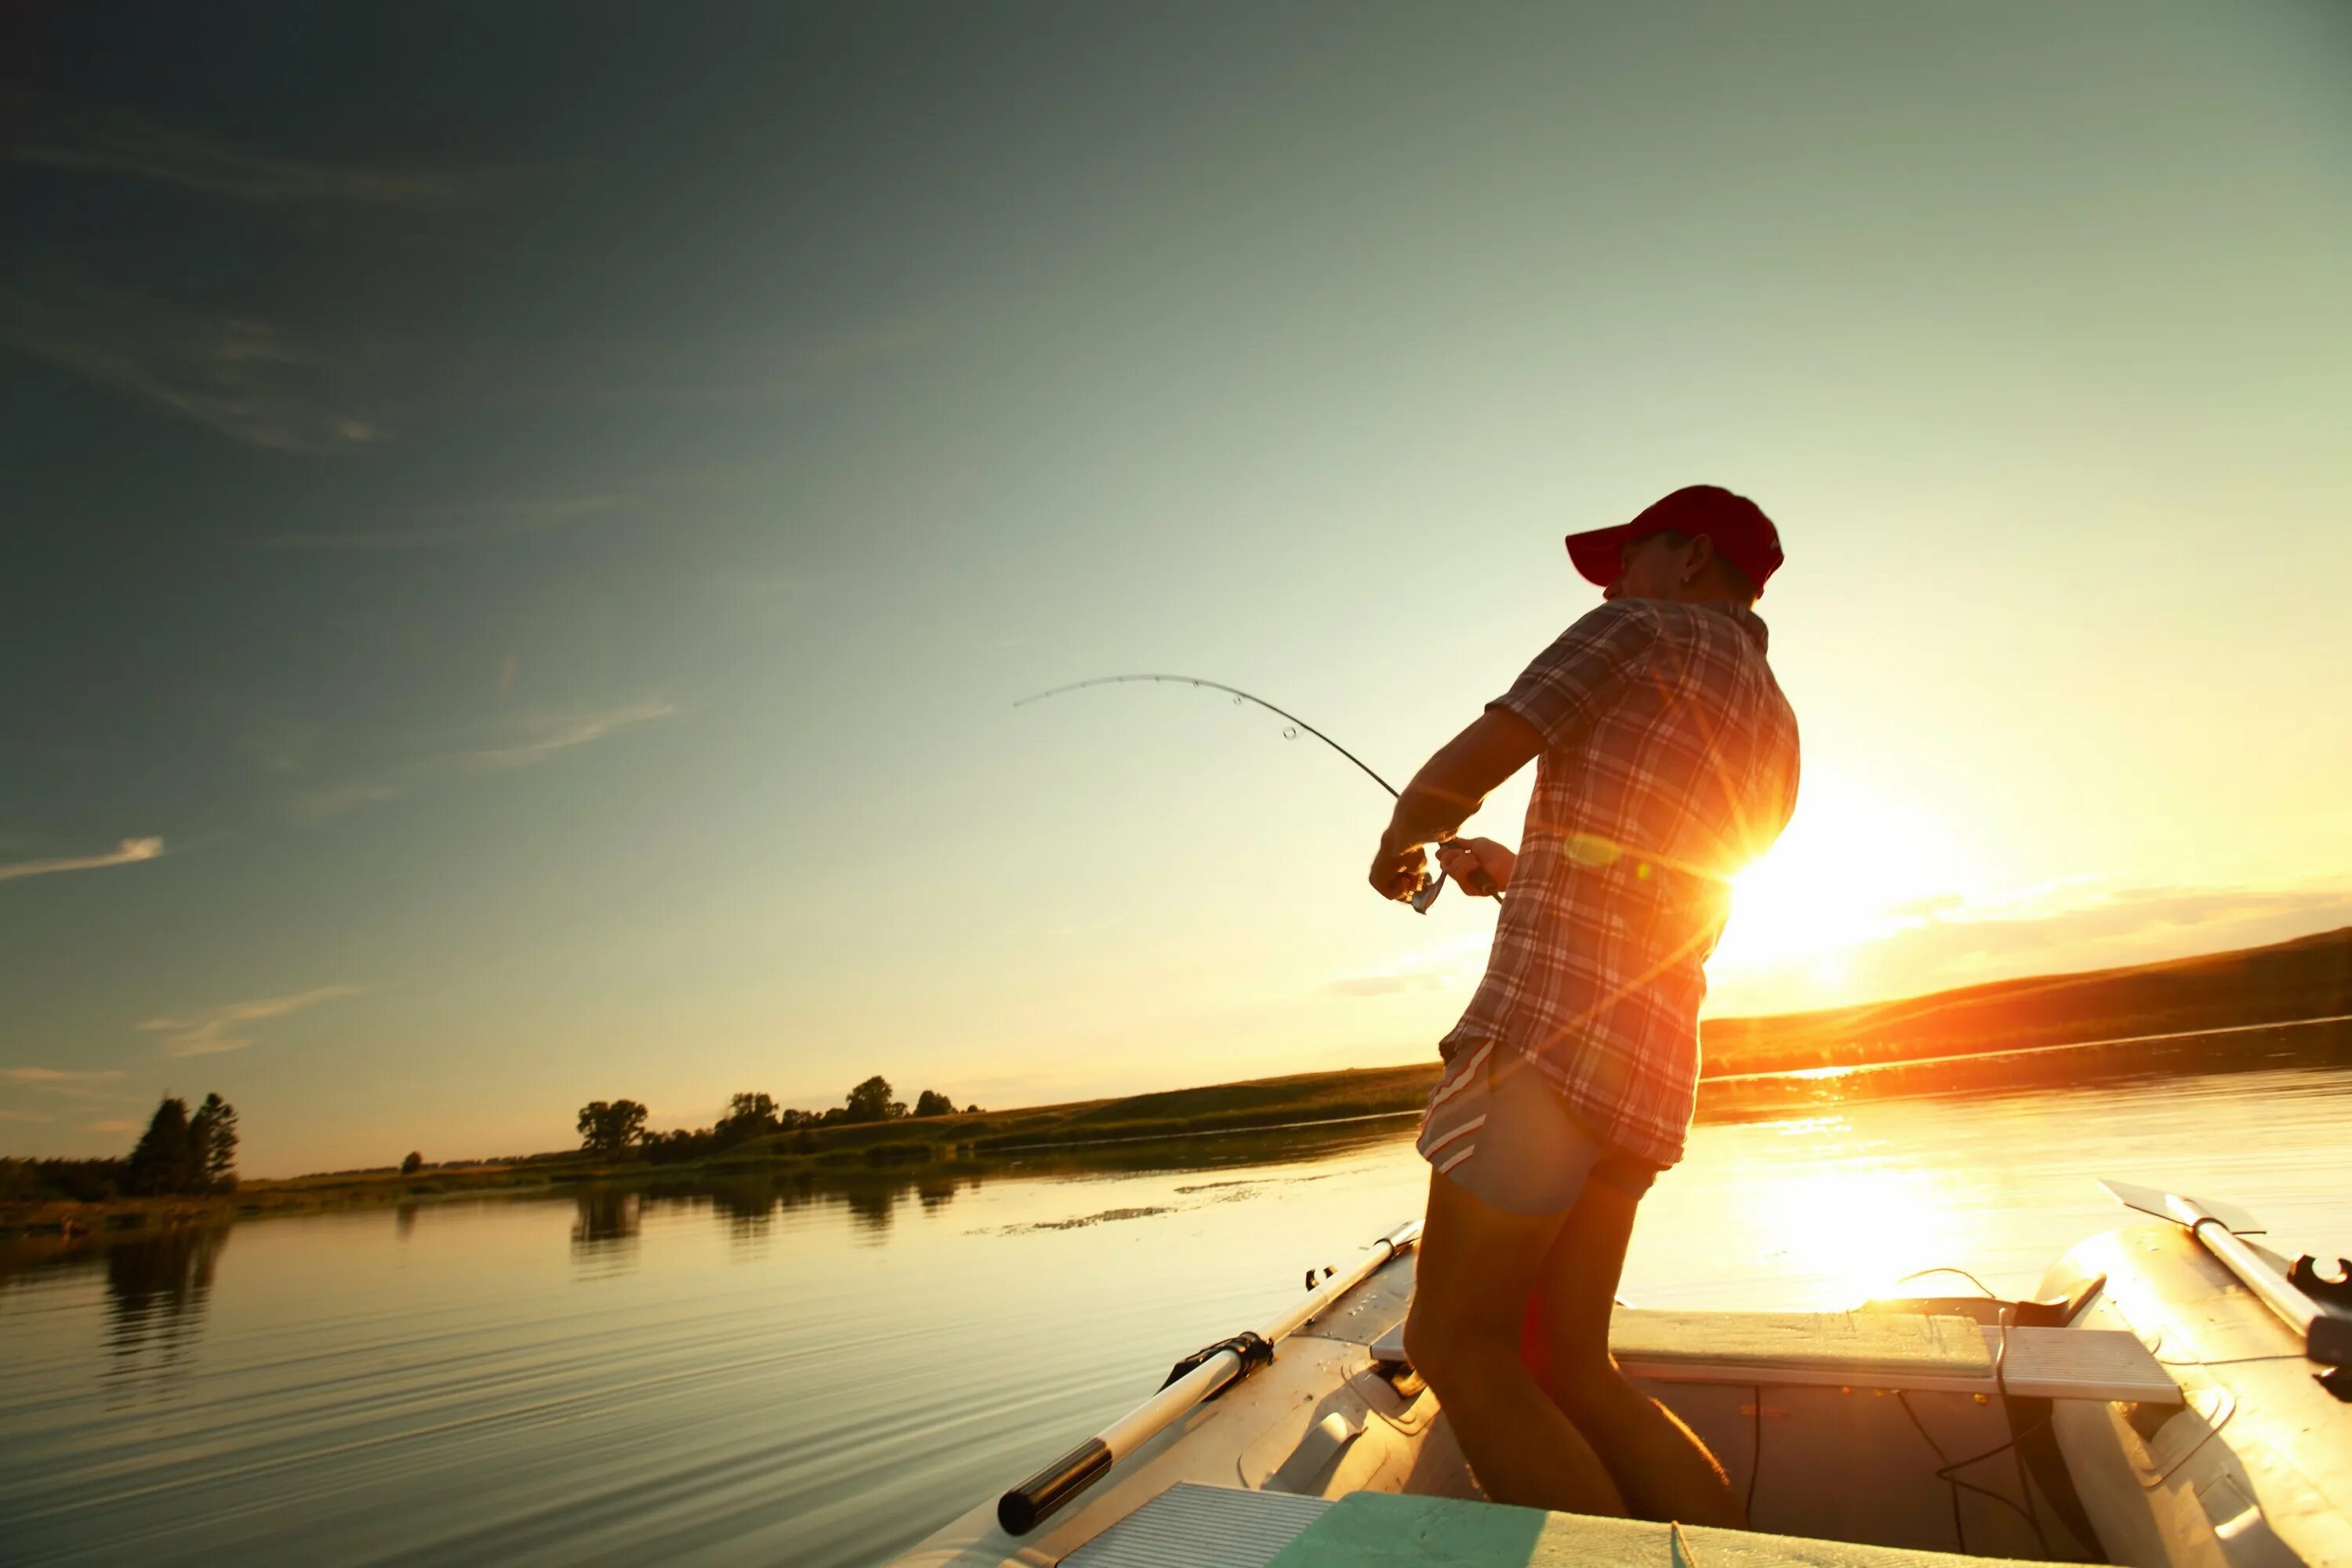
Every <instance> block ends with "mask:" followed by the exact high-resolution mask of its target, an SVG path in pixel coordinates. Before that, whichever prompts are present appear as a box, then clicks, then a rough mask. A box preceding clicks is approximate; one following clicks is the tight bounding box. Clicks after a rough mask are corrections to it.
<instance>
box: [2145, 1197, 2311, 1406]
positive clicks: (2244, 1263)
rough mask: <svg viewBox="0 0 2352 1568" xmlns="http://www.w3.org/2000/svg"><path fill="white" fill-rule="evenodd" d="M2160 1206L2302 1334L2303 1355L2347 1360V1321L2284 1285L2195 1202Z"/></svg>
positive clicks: (2280, 1276)
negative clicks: (2168, 1210)
mask: <svg viewBox="0 0 2352 1568" xmlns="http://www.w3.org/2000/svg"><path fill="white" fill-rule="evenodd" d="M2165 1206H2166V1207H2168V1208H2169V1209H2170V1210H2171V1211H2172V1217H2173V1218H2175V1219H2177V1220H2179V1222H2180V1223H2181V1224H2183V1225H2185V1226H2188V1227H2189V1235H2191V1236H2193V1237H2196V1238H2197V1239H2198V1241H2199V1242H2200V1244H2202V1245H2203V1247H2204V1248H2205V1250H2206V1251H2208V1252H2210V1253H2211V1254H2212V1255H2213V1256H2214V1257H2215V1258H2219V1259H2220V1260H2221V1266H2222V1267H2223V1268H2227V1269H2228V1270H2229V1271H2230V1272H2231V1273H2232V1274H2234V1275H2236V1276H2237V1277H2238V1281H2239V1283H2241V1284H2242V1285H2243V1286H2245V1288H2246V1289H2249V1290H2251V1291H2252V1292H2253V1293H2254V1295H2255V1297H2256V1299H2257V1300H2260V1301H2261V1302H2262V1304H2263V1306H2265V1307H2268V1308H2269V1309H2270V1310H2272V1311H2273V1312H2274V1313H2276V1314H2277V1315H2278V1318H2279V1321H2281V1322H2283V1323H2284V1324H2285V1325H2286V1326H2287V1327H2288V1328H2290V1329H2293V1330H2294V1331H2295V1332H2296V1333H2297V1334H2299V1335H2301V1336H2302V1337H2303V1344H2304V1354H2305V1355H2307V1356H2309V1357H2310V1358H2311V1359H2312V1360H2314V1361H2317V1362H2327V1363H2333V1364H2336V1365H2339V1366H2341V1365H2345V1364H2347V1363H2352V1323H2348V1322H2347V1321H2345V1320H2343V1319H2341V1318H2338V1317H2336V1315H2335V1314H2333V1313H2331V1312H2327V1311H2325V1310H2322V1309H2321V1308H2320V1306H2319V1303H2317V1302H2316V1301H2314V1300H2312V1299H2311V1298H2310V1297H2308V1296H2306V1295H2305V1294H2304V1293H2303V1292H2302V1291H2300V1290H2298V1289H2295V1288H2294V1286H2293V1285H2290V1284H2288V1283H2287V1280H2286V1277H2285V1276H2284V1275H2283V1274H2281V1273H2280V1272H2279V1271H2278V1270H2277V1269H2275V1268H2272V1267H2271V1266H2270V1265H2269V1263H2267V1262H2266V1261H2264V1260H2263V1257H2262V1255H2261V1254H2260V1253H2257V1252H2256V1251H2255V1250H2254V1249H2253V1248H2252V1247H2249V1246H2247V1245H2246V1244H2245V1243H2244V1242H2243V1241H2241V1240H2240V1239H2239V1238H2238V1237H2237V1236H2236V1235H2235V1234H2233V1233H2232V1232H2231V1229H2230V1227H2229V1226H2226V1225H2223V1224H2222V1223H2221V1221H2220V1220H2219V1219H2216V1218H2215V1217H2214V1216H2213V1215H2210V1214H2207V1213H2206V1212H2205V1211H2204V1210H2203V1209H2201V1208H2200V1207H2198V1206H2197V1205H2195V1204H2193V1203H2191V1202H2189V1200H2188V1199H2186V1198H2182V1197H2178V1196H2172V1197H2168V1198H2167V1200H2166V1204H2165Z"/></svg>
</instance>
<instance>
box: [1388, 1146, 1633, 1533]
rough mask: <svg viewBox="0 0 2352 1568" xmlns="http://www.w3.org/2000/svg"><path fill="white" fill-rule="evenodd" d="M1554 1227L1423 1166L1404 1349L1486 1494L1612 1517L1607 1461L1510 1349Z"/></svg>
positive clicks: (1615, 1499) (1550, 1219)
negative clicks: (1425, 1190)
mask: <svg viewBox="0 0 2352 1568" xmlns="http://www.w3.org/2000/svg"><path fill="white" fill-rule="evenodd" d="M1560 1230H1561V1216H1560V1215H1518V1214H1508V1213H1506V1212H1505V1211H1503V1210H1501V1209H1498V1208H1495V1207H1492V1206H1490V1205H1486V1204H1484V1203H1481V1202H1480V1201H1479V1200H1478V1199H1477V1198H1475V1197H1473V1196H1472V1195H1471V1194H1469V1193H1468V1192H1467V1191H1465V1189H1463V1188H1461V1187H1458V1186H1456V1185H1454V1183H1453V1182H1451V1181H1449V1180H1447V1179H1446V1178H1445V1177H1444V1176H1441V1175H1438V1174H1436V1173H1434V1172H1433V1173H1431V1174H1430V1179H1429V1212H1428V1216H1427V1218H1426V1219H1425V1221H1424V1222H1423V1227H1422V1233H1421V1261H1420V1263H1419V1265H1418V1266H1417V1269H1416V1272H1415V1275H1414V1279H1413V1291H1412V1312H1411V1314H1410V1315H1409V1316H1408V1317H1407V1318H1406V1319H1405V1326H1404V1340H1405V1354H1406V1355H1407V1356H1408V1357H1410V1358H1411V1360H1412V1364H1413V1366H1414V1367H1415V1368H1416V1369H1417V1370H1418V1371H1419V1372H1420V1373H1421V1374H1422V1376H1423V1377H1425V1378H1427V1379H1428V1380H1429V1384H1430V1386H1431V1387H1433V1388H1434V1389H1435V1390H1436V1391H1437V1398H1438V1403H1439V1404H1440V1405H1443V1406H1444V1410H1445V1415H1446V1418H1447V1419H1448V1420H1449V1421H1450V1422H1451V1423H1452V1424H1453V1426H1454V1436H1455V1437H1456V1438H1457V1439H1458V1440H1459V1441H1460V1442H1461V1445H1462V1453H1463V1457H1464V1458H1467V1459H1468V1460H1469V1461H1470V1470H1471V1473H1472V1474H1474V1475H1475V1476H1476V1477H1477V1478H1478V1484H1479V1485H1480V1486H1482V1487H1484V1488H1486V1495H1487V1496H1488V1497H1490V1498H1492V1499H1494V1500H1496V1502H1507V1503H1517V1504H1520V1505H1521V1506H1523V1507H1527V1508H1543V1509H1554V1510H1560V1511H1563V1512H1570V1513H1599V1514H1614V1515H1622V1514H1623V1513H1624V1511H1625V1502H1624V1500H1623V1499H1622V1497H1620V1496H1619V1495H1618V1491H1617V1485H1616V1483H1615V1482H1614V1481H1613V1480H1612V1479H1610V1474H1609V1470H1608V1468H1607V1467H1605V1466H1604V1465H1602V1464H1601V1460H1600V1458H1599V1457H1598V1456H1596V1455H1595V1454H1594V1453H1593V1451H1592V1447H1591V1444H1589V1443H1587V1442H1586V1441H1585V1440H1584V1437H1583V1436H1582V1435H1581V1434H1580V1433H1579V1432H1578V1431H1577V1429H1576V1426H1575V1424H1574V1423H1573V1422H1571V1421H1570V1419H1569V1417H1568V1416H1567V1415H1564V1414H1563V1413H1562V1410H1561V1407H1560V1405H1558V1404H1556V1403H1554V1402H1553V1400H1552V1398H1551V1397H1550V1396H1549V1394H1546V1393H1545V1392H1544V1390H1543V1388H1542V1387H1541V1386H1540V1385H1539V1384H1538V1383H1537V1382H1536V1380H1535V1377H1534V1375H1533V1374H1532V1373H1529V1372H1528V1367H1527V1363H1525V1362H1524V1361H1522V1360H1521V1359H1520V1357H1519V1330H1520V1326H1521V1324H1522V1323H1523V1322H1524V1321H1525V1320H1526V1312H1527V1301H1528V1294H1529V1293H1530V1292H1531V1291H1532V1290H1533V1289H1535V1286H1536V1282H1537V1279H1538V1277H1539V1274H1540V1272H1541V1269H1542V1268H1543V1265H1544V1261H1545V1255H1546V1254H1547V1252H1549V1250H1551V1248H1552V1247H1553V1244H1554V1237H1556V1236H1557V1235H1559V1232H1560ZM1604 1332H1605V1330H1604Z"/></svg>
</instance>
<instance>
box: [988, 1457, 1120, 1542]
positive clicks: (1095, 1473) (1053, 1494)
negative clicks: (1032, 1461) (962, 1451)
mask: <svg viewBox="0 0 2352 1568" xmlns="http://www.w3.org/2000/svg"><path fill="white" fill-rule="evenodd" d="M1111 1458H1112V1456H1111V1451H1110V1446H1109V1445H1108V1444H1107V1443H1105V1442H1104V1441H1103V1440H1102V1439H1101V1438H1100V1437H1089V1438H1087V1440H1086V1441H1085V1442H1083V1443H1081V1444H1079V1445H1078V1446H1077V1447H1075V1448H1073V1449H1071V1450H1070V1451H1069V1452H1068V1453H1066V1454H1065V1455H1063V1456H1062V1457H1061V1458H1058V1459H1056V1460H1055V1461H1054V1462H1053V1463H1052V1464H1050V1465H1048V1466H1046V1467H1045V1468H1044V1469H1042V1470H1039V1471H1038V1472H1037V1473H1036V1474H1035V1475H1034V1476H1031V1477H1030V1478H1029V1479H1027V1480H1025V1481H1023V1482H1022V1483H1021V1484H1020V1485H1019V1486H1017V1487H1014V1488H1013V1489H1012V1490H1011V1491H1009V1492H1006V1493H1005V1494H1004V1495H1003V1497H1001V1498H998V1499H997V1500H996V1522H997V1523H998V1524H999V1525H1001V1526H1003V1530H1004V1533H1005V1534H1007V1535H1026V1534H1028V1533H1029V1532H1030V1531H1033V1530H1034V1529H1036V1528H1037V1521H1040V1520H1042V1519H1044V1518H1045V1516H1046V1515H1047V1514H1049V1513H1052V1512H1053V1511H1054V1510H1055V1509H1057V1508H1060V1507H1061V1506H1062V1505H1063V1504H1064V1503H1066V1502H1067V1501H1069V1500H1071V1499H1072V1498H1074V1497H1076V1496H1077V1495H1078V1494H1079V1493H1080V1492H1082V1491H1084V1490H1086V1489H1087V1488H1088V1487H1090V1486H1092V1485H1094V1484H1095V1482H1096V1480H1097V1479H1099V1478H1100V1477H1101V1476H1102V1474H1103V1472H1105V1471H1106V1470H1108V1469H1109V1468H1110V1467H1111Z"/></svg>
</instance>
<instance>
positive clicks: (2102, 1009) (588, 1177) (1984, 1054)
mask: <svg viewBox="0 0 2352 1568" xmlns="http://www.w3.org/2000/svg"><path fill="white" fill-rule="evenodd" d="M1701 1037H1702V1049H1703V1051H1704V1053H1705V1060H1706V1070H1705V1071H1704V1073H1703V1075H1702V1077H1701V1079H1700V1082H1699V1107H1698V1110H1699V1116H1700V1119H1701V1120H1702V1121H1726V1120H1731V1121H1736V1120H1742V1119H1753V1118H1758V1117H1769V1116H1777V1115H1788V1114H1795V1113H1800V1112H1802V1111H1803V1110H1807V1109H1809V1108H1815V1107H1821V1106H1826V1105H1834V1104H1836V1103H1839V1102H1840V1101H1843V1100H1850V1099H1852V1098H1853V1097H1854V1096H1855V1095H1856V1094H1857V1093H1868V1094H1913V1093H1931V1092H1937V1091H1952V1090H1996V1089H2005V1088H2014V1089H2032V1088H2037V1087H2044V1086H2053V1085H2060V1084H2065V1083H2070V1082H2075V1081H2080V1080H2081V1079H2082V1078H2083V1075H2084V1066H2085V1063H2086V1062H2087V1061H2090V1060H2091V1059H2092V1058H2101V1059H2098V1060H2097V1061H2096V1063H2095V1067H2094V1068H2093V1071H2094V1072H2095V1075H2096V1076H2099V1077H2104V1078H2115V1077H2119V1076H2126V1075H2128V1074H2129V1073H2131V1072H2135V1071H2164V1072H2182V1071H2197V1072H2214V1071H2231V1070H2241V1069H2244V1068H2259V1067H2264V1066H2273V1065H2276V1064H2277V1063H2279V1062H2280V1061H2283V1060H2298V1061H2307V1062H2314V1063H2327V1064H2340V1065H2347V1066H2352V927H2347V928H2345V929H2343V930H2341V931H2329V932H2326V933H2323V934H2321V935H2317V936H2311V937H2304V938H2301V939H2298V940H2296V941H2294V942H2279V943H2276V944H2274V945H2273V946H2270V947H2262V948H2251V949H2247V950H2244V951H2242V952H2224V953H2214V954H2209V955H2205V956H2201V957H2197V958H2185V959H2175V960H2171V961H2169V962H2168V963H2153V964H2142V965H2137V966H2135V967H2132V968H2126V969H2112V970H2102V971H2096V972H2094V973H2084V974H2063V975H2047V976H2042V977H2040V978H2036V979H2032V980H2016V981H2002V982H1999V983H1996V984H1986V985H1977V986H1970V987H1967V988H1965V989H1962V990H1958V991H1944V992H1937V993H1936V994H1932V995H1927V996H1916V997H1908V998H1905V999H1903V1000H1900V1001H1895V1002H1887V1003H1875V1004H1871V1005H1864V1006H1858V1007H1842V1008H1833V1009H1830V1010H1827V1011H1824V1012H1818V1013H1800V1014H1786V1015H1781V1016H1774V1017H1765V1018H1729V1019H1711V1020H1709V1021H1708V1022H1707V1023H1706V1025H1705V1026H1703V1027H1702V1030H1701ZM1437 1072H1438V1063H1437V1062H1436V1061H1435V1060H1434V1059H1431V1060H1428V1061H1424V1062H1416V1063H1412V1064H1411V1065H1408V1066H1404V1067H1390V1068H1350V1069H1347V1070H1344V1071H1339V1072H1323V1073H1301V1074H1295V1075H1292V1076H1289V1077H1285V1078H1273V1079H1254V1080H1250V1081H1246V1082H1241V1083H1226V1084H1212V1085H1207V1086H1204V1087H1202V1088H1197V1089H1166V1090H1160V1091H1158V1092H1155V1093H1150V1094H1137V1095H1129V1096H1125V1097H1123V1098H1118V1099H1110V1100H1079V1101H1074V1102H1071V1103H1069V1104H1064V1105H1041V1106H1031V1107H1028V1108H1025V1109H1020V1110H1002V1111H966V1112H961V1113H955V1114H950V1115H944V1116H929V1117H908V1116H902V1117H896V1118H893V1119H891V1120H888V1121H868V1122H855V1123H848V1122H837V1123H835V1124H832V1125H828V1126H822V1127H812V1128H803V1129H799V1130H796V1131H791V1132H778V1133H774V1134H771V1135H769V1136H766V1137H761V1138H756V1139H751V1140H749V1141H747V1142H742V1143H739V1144H736V1145H734V1146H733V1147H731V1148H729V1149H726V1150H724V1151H722V1152H719V1153H717V1154H713V1155H710V1156H708V1157H705V1158H703V1159H699V1160H692V1161H684V1162H680V1163H676V1164H656V1163H653V1162H651V1161H649V1160H646V1158H644V1157H643V1156H642V1155H632V1156H624V1157H623V1158H620V1159H617V1160H614V1159H609V1158H600V1157H598V1156H594V1155H591V1154H588V1153H585V1152H564V1153H551V1154H538V1155H531V1156H529V1157H527V1158H522V1159H517V1160H495V1161H466V1162H451V1163H446V1164H442V1165H429V1166H426V1167H425V1168H423V1169H422V1170H419V1171H417V1172H416V1173H414V1174H411V1175H403V1174H401V1173H399V1172H398V1171H397V1170H394V1169H393V1168H391V1167H389V1166H387V1167H383V1168H381V1169H375V1170H362V1171H341V1172H329V1173H320V1174H318V1175H310V1176H296V1177H291V1178H288V1179H284V1180H278V1181H256V1182H251V1183H248V1184H245V1185H243V1186H241V1187H239V1188H238V1189H237V1190H236V1192H234V1193H230V1194H220V1195H216V1196H205V1197H173V1198H114V1199H108V1200H106V1201H104V1202H99V1203H73V1202H68V1201H64V1200H36V1201H20V1202H14V1203H0V1238H5V1237H11V1236H17V1237H22V1236H48V1237H64V1238H67V1239H71V1238H73V1237H77V1236H100V1235H103V1234H105V1233H107V1232H111V1231H127V1232H138V1231H146V1230H152V1229H155V1228H159V1227H165V1226H175V1225H184V1224H193V1223H211V1222H215V1221H218V1220H223V1219H234V1218H238V1217H247V1216H257V1215H270V1214H285V1213H304V1212H313V1211H322V1210H332V1209H339V1208H360V1207H373V1206H377V1205H384V1204H413V1203H421V1202H426V1201H431V1200H434V1199H440V1198H456V1197H480V1196H491V1195H497V1194H501V1193H526V1192H543V1191H551V1190H557V1189H562V1188H567V1187H574V1186H579V1185H582V1184H592V1183H638V1182H654V1181H661V1180H674V1181H684V1182H692V1181H702V1182H714V1181H729V1180H740V1179H746V1178H761V1177H769V1176H775V1175H787V1174H789V1175H798V1174H803V1173H806V1174H832V1175H836V1176H851V1175H856V1174H858V1173H901V1174H905V1173H917V1172H921V1171H926V1170H938V1169H941V1168H945V1167H948V1166H955V1167H958V1168H961V1169H987V1168H989V1167H991V1166H1007V1167H1009V1166H1014V1165H1018V1164H1021V1163H1026V1162H1034V1160H1036V1159H1037V1158H1039V1157H1041V1156H1047V1155H1053V1154H1057V1153H1066V1152H1079V1151H1084V1150H1087V1149H1097V1150H1100V1149H1107V1148H1110V1147H1115V1146H1116V1147H1121V1148H1135V1147H1140V1146H1143V1145H1148V1144H1150V1143H1154V1142H1174V1141H1179V1140H1189V1139H1195V1138H1201V1137H1206V1136H1211V1135H1214V1134H1222V1133H1240V1132H1276V1131H1299V1130H1304V1129H1307V1128H1314V1127H1329V1126H1340V1125H1345V1124H1347V1123H1349V1122H1359V1121H1375V1120H1380V1119H1382V1118H1397V1117H1403V1116H1406V1115H1409V1114H1411V1113H1412V1112H1415V1111H1418V1110H1420V1109H1421V1107H1422V1105H1423V1101H1424V1100H1426V1098H1427V1096H1428V1093H1429V1089H1430V1087H1431V1085H1432V1084H1433V1082H1434V1081H1435V1080H1436V1077H1437Z"/></svg>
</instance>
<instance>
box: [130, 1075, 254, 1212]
mask: <svg viewBox="0 0 2352 1568" xmlns="http://www.w3.org/2000/svg"><path fill="white" fill-rule="evenodd" d="M236 1144H237V1136H236V1107H235V1106H233V1105H231V1104H229V1102H228V1101H226V1100H223V1099H222V1098H221V1097H220V1096H219V1095H217V1094H208V1095H206V1096H205V1102H204V1104H203V1105H201V1106H199V1107H197V1108H196V1110H195V1113H194V1115H191V1114H189V1111H188V1102H187V1101H186V1100H182V1099H181V1098H179V1097H178V1096H177V1095H168V1094H167V1095H165V1096H164V1097H163V1100H162V1102H161V1103H159V1104H158V1105H157V1106H156V1107H155V1114H154V1115H152V1117H150V1118H148V1121H147V1131H145V1132H143V1133H142V1134H141V1135H140V1138H139V1143H138V1146H137V1147H136V1148H134V1149H132V1150H131V1159H130V1163H129V1164H128V1165H127V1166H126V1168H125V1170H124V1173H123V1177H124V1180H123V1185H124V1187H125V1188H126V1189H127V1190H128V1191H130V1192H132V1193H136V1194H141V1195H142V1196H148V1197H164V1196H184V1195H187V1194H196V1193H218V1192H229V1191H233V1190H234V1189H235V1188H236Z"/></svg>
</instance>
